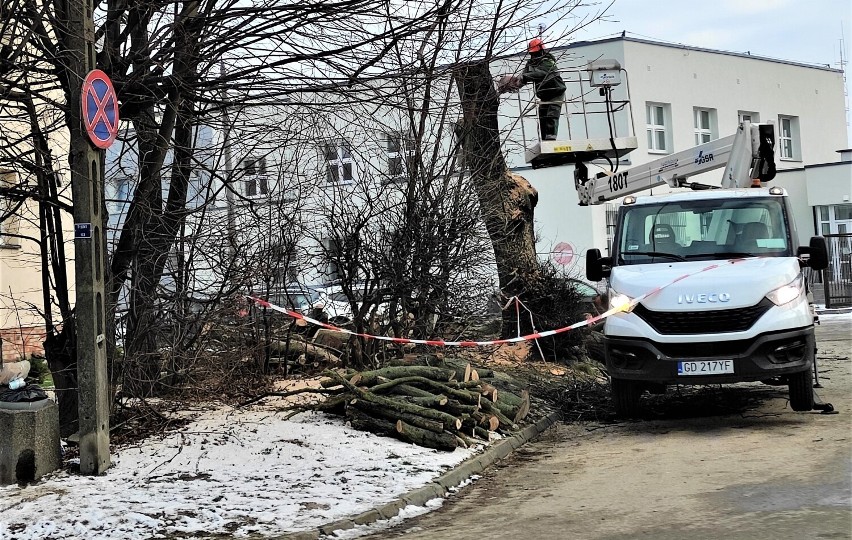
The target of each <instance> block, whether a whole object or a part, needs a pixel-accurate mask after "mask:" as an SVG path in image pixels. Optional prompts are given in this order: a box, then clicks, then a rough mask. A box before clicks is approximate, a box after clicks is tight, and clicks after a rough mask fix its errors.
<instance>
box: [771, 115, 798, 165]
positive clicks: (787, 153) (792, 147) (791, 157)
mask: <svg viewBox="0 0 852 540" xmlns="http://www.w3.org/2000/svg"><path fill="white" fill-rule="evenodd" d="M785 122H789V133H788V134H787V135H786V136H785V132H784V123H785ZM776 139H777V142H778V159H779V160H782V161H802V155H801V148H800V146H799V117H798V116H793V115H787V114H779V115H778V133H777V137H776ZM785 143H787V145H789V146H786V145H785Z"/></svg>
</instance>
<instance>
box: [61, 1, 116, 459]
mask: <svg viewBox="0 0 852 540" xmlns="http://www.w3.org/2000/svg"><path fill="white" fill-rule="evenodd" d="M62 4H63V7H64V9H65V13H64V15H65V17H66V22H67V27H66V28H65V29H64V30H65V32H64V35H63V36H62V39H63V40H64V41H65V45H66V50H67V52H68V55H67V58H66V60H67V64H66V66H67V70H68V77H69V81H70V85H69V87H70V88H69V94H68V96H69V101H68V104H67V106H68V109H69V113H68V119H69V122H68V127H69V129H70V155H69V162H70V165H71V187H72V196H73V198H74V229H75V230H74V262H75V269H76V287H75V289H76V296H77V300H76V309H75V313H76V316H75V319H76V330H77V347H76V350H77V377H78V381H79V396H80V399H79V416H80V472H82V473H83V474H101V473H103V472H104V471H106V469H107V468H108V467H109V466H110V457H109V401H108V395H109V392H108V390H109V381H108V380H107V365H106V348H107V339H106V335H105V334H104V329H105V328H107V326H108V325H106V321H105V318H106V314H105V309H104V300H105V297H104V278H105V276H104V260H105V253H104V252H105V239H106V235H105V231H104V215H103V214H104V212H105V207H104V204H103V187H104V152H103V151H102V150H99V149H97V148H95V147H94V146H93V145H92V143H91V142H90V141H89V139H88V138H87V134H86V130H85V128H84V124H83V115H82V105H81V103H82V102H81V97H82V93H83V80H84V79H85V77H86V74H88V73H89V72H90V71H91V70H93V69H94V68H95V43H94V37H95V30H94V27H95V23H94V19H93V13H94V5H93V2H92V0H63V1H62ZM116 121H117V119H116Z"/></svg>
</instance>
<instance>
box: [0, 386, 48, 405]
mask: <svg viewBox="0 0 852 540" xmlns="http://www.w3.org/2000/svg"><path fill="white" fill-rule="evenodd" d="M42 399H47V394H46V393H45V392H44V390H42V388H41V386H39V385H37V384H28V385H26V386H24V387H22V388H18V389H17V390H12V389H10V388H9V387H8V386H6V385H3V386H0V401H4V402H6V403H25V402H28V401H40V400H42Z"/></svg>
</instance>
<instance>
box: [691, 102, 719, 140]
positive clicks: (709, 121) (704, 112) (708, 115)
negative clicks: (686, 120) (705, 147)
mask: <svg viewBox="0 0 852 540" xmlns="http://www.w3.org/2000/svg"><path fill="white" fill-rule="evenodd" d="M692 112H693V118H694V120H695V122H694V124H695V144H696V145H699V144H704V143H707V142H710V141H712V140H713V139H717V138H718V135H717V133H718V129H717V128H716V109H702V108H699V107H695V108H694V109H693V110H692Z"/></svg>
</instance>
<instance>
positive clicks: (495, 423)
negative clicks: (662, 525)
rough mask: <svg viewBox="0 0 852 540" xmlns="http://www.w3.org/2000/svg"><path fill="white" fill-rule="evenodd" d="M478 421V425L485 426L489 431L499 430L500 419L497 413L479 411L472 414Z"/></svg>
mask: <svg viewBox="0 0 852 540" xmlns="http://www.w3.org/2000/svg"><path fill="white" fill-rule="evenodd" d="M470 417H471V418H473V419H474V420H475V421H476V424H477V425H478V426H481V427H484V428H485V429H487V430H488V431H497V428H499V427H500V419H499V418H497V416H496V415H493V414H489V413H483V412H481V411H477V412H475V413H473V414H472V415H470Z"/></svg>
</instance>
